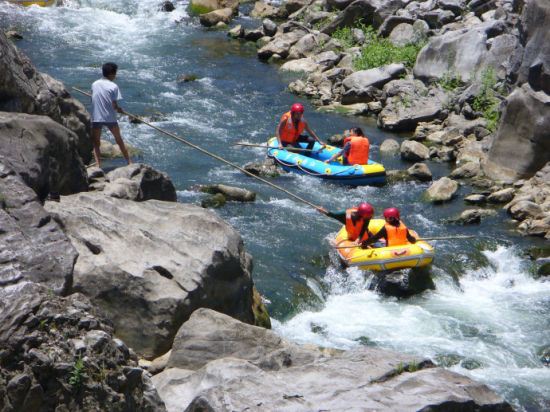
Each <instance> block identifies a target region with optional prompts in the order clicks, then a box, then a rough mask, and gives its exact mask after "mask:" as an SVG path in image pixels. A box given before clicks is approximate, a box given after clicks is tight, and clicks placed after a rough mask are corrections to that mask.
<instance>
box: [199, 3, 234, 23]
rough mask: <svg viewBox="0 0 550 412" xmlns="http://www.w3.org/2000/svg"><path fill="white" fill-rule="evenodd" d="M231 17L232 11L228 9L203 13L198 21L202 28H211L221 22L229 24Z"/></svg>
mask: <svg viewBox="0 0 550 412" xmlns="http://www.w3.org/2000/svg"><path fill="white" fill-rule="evenodd" d="M232 16H233V10H232V9H230V8H229V7H226V8H223V9H217V10H213V11H211V12H209V13H203V14H201V15H200V16H199V20H200V22H201V24H202V25H203V26H206V27H211V26H215V25H216V24H218V23H220V22H222V23H225V24H229V23H230V22H231V18H232Z"/></svg>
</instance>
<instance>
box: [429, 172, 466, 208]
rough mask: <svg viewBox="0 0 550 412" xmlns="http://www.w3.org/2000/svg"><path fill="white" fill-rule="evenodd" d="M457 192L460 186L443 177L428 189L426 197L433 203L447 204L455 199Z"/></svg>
mask: <svg viewBox="0 0 550 412" xmlns="http://www.w3.org/2000/svg"><path fill="white" fill-rule="evenodd" d="M457 190H458V184H457V183H456V182H455V181H454V180H452V179H449V178H448V177H442V178H440V179H439V180H437V181H435V182H434V183H433V184H432V185H431V186H430V187H429V188H428V190H427V191H426V193H425V197H426V200H428V201H430V202H433V203H441V202H447V201H449V200H451V199H452V198H453V197H454V195H455V193H456V191H457Z"/></svg>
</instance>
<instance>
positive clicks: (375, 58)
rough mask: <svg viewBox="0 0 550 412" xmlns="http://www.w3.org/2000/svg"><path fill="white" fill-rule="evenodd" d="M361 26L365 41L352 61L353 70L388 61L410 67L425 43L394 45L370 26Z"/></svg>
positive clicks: (381, 64) (383, 63)
mask: <svg viewBox="0 0 550 412" xmlns="http://www.w3.org/2000/svg"><path fill="white" fill-rule="evenodd" d="M361 28H362V29H363V32H364V33H365V37H366V42H365V45H364V46H363V48H362V49H361V56H359V57H357V58H356V59H355V61H354V62H353V66H354V67H353V68H354V69H355V70H367V69H372V68H375V67H380V66H384V65H386V64H390V63H403V64H405V66H407V67H410V68H412V67H413V66H414V63H415V62H416V57H417V56H418V53H419V52H420V49H422V47H424V45H425V44H426V43H425V42H424V41H420V42H413V43H407V44H406V45H404V46H396V45H395V44H393V43H392V42H390V41H389V40H387V39H382V38H380V37H378V36H377V35H376V33H375V32H374V29H373V28H372V26H368V27H365V26H364V25H363V26H362V27H361Z"/></svg>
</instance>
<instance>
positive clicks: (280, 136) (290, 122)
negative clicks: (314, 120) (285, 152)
mask: <svg viewBox="0 0 550 412" xmlns="http://www.w3.org/2000/svg"><path fill="white" fill-rule="evenodd" d="M304 130H305V131H306V132H308V134H309V136H307V135H303V134H302V132H303V131H304ZM277 140H278V141H279V149H283V148H284V147H287V146H293V147H296V148H299V147H300V146H299V145H298V143H299V142H305V143H307V148H306V149H308V150H311V149H313V146H314V145H315V141H318V142H319V144H320V145H321V146H322V147H323V148H324V147H325V144H324V143H323V142H322V141H321V140H320V139H319V138H318V137H317V135H316V134H315V132H314V131H313V130H312V129H311V128H310V127H309V126H308V124H307V122H306V120H305V119H304V106H302V105H301V104H300V103H295V104H293V105H292V107H291V108H290V111H289V112H286V113H285V114H283V116H282V117H281V121H280V122H279V126H278V127H277Z"/></svg>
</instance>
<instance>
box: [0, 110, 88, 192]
mask: <svg viewBox="0 0 550 412" xmlns="http://www.w3.org/2000/svg"><path fill="white" fill-rule="evenodd" d="M77 143H78V138H77V136H76V135H75V134H74V133H73V132H71V131H70V130H69V129H67V128H66V127H64V126H62V125H60V124H59V123H57V122H54V121H53V120H52V119H51V118H49V117H46V116H36V115H29V114H23V113H8V112H0V145H1V146H2V151H1V152H0V160H2V162H4V163H5V164H9V165H10V168H13V169H14V170H15V171H16V172H17V173H18V174H19V175H21V177H23V179H24V180H25V182H26V183H27V184H28V185H29V186H30V187H31V188H32V189H34V191H35V192H36V193H37V194H38V196H39V198H40V199H42V200H43V199H45V198H46V196H47V195H48V194H49V193H61V194H71V193H76V192H80V191H83V190H87V188H88V181H87V176H86V170H85V168H84V164H83V163H82V159H81V158H80V156H79V155H78V149H77Z"/></svg>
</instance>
